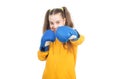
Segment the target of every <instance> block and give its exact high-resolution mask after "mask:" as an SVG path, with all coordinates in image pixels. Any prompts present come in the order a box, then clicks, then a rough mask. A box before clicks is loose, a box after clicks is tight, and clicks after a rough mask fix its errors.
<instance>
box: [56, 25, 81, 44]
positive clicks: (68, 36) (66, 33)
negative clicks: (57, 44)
mask: <svg viewBox="0 0 120 79" xmlns="http://www.w3.org/2000/svg"><path fill="white" fill-rule="evenodd" d="M56 37H57V38H58V40H59V41H61V42H63V43H65V42H67V41H69V40H77V39H78V38H79V37H80V35H79V33H78V32H77V31H76V30H75V29H73V28H71V27H69V26H60V27H58V28H57V30H56Z"/></svg>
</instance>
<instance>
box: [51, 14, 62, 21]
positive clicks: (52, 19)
mask: <svg viewBox="0 0 120 79" xmlns="http://www.w3.org/2000/svg"><path fill="white" fill-rule="evenodd" d="M62 19H63V18H62V16H61V14H60V13H57V14H52V15H49V21H56V20H57V21H58V20H62Z"/></svg>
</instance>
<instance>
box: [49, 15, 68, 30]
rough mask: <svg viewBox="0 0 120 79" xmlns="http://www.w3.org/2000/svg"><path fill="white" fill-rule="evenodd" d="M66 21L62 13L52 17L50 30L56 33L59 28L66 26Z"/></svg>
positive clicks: (50, 18) (50, 17)
mask: <svg viewBox="0 0 120 79" xmlns="http://www.w3.org/2000/svg"><path fill="white" fill-rule="evenodd" d="M65 20H66V19H65V18H62V16H61V14H60V13H57V14H55V15H50V16H49V23H50V29H51V30H52V31H54V32H55V31H56V29H57V28H58V27H60V26H64V25H65Z"/></svg>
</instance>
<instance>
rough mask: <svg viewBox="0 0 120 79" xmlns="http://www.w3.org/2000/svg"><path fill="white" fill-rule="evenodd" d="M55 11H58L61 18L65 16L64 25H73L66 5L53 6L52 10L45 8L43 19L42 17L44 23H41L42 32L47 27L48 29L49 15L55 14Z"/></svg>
mask: <svg viewBox="0 0 120 79" xmlns="http://www.w3.org/2000/svg"><path fill="white" fill-rule="evenodd" d="M57 13H60V14H61V16H62V18H66V23H65V25H67V26H70V27H74V25H73V22H72V19H71V16H70V13H69V11H68V9H67V8H66V7H62V8H54V9H52V10H50V9H49V10H47V12H46V14H45V19H44V24H43V32H45V31H46V30H47V29H50V24H49V15H52V14H57Z"/></svg>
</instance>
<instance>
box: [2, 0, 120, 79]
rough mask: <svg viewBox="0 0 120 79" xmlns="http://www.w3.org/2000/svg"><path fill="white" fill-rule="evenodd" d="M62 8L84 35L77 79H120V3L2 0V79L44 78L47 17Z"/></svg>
mask: <svg viewBox="0 0 120 79" xmlns="http://www.w3.org/2000/svg"><path fill="white" fill-rule="evenodd" d="M62 6H66V7H67V8H68V10H69V11H70V13H71V16H72V19H73V22H74V24H75V27H76V28H77V29H78V31H79V32H80V34H83V35H84V36H85V41H84V43H83V44H82V45H80V46H79V50H78V55H77V64H76V75H77V79H120V29H119V28H120V2H119V0H75V1H74V0H71V1H70V0H43V1H42V0H41V1H40V0H1V1H0V79H41V77H42V73H43V70H44V66H45V62H43V61H39V60H38V58H37V51H38V48H39V44H40V38H41V33H42V32H41V31H42V26H43V21H44V15H45V12H46V11H47V10H48V9H52V8H56V7H62Z"/></svg>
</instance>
